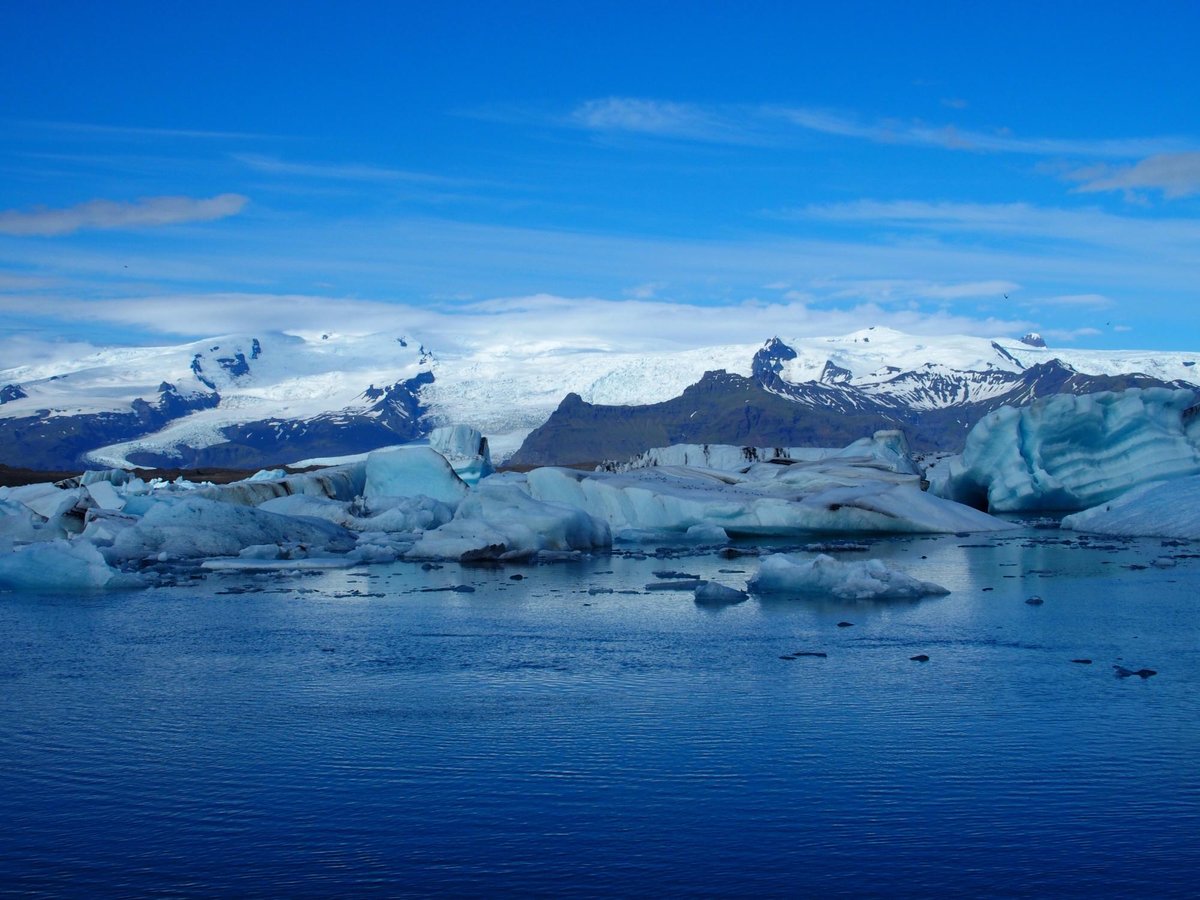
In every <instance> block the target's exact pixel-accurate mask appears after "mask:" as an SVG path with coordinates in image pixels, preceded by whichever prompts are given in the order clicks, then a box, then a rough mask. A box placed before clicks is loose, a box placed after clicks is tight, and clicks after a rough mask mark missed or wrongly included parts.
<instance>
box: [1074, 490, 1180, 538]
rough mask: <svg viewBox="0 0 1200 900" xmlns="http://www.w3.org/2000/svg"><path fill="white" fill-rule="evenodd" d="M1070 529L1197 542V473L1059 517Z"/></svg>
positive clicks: (1129, 492)
mask: <svg viewBox="0 0 1200 900" xmlns="http://www.w3.org/2000/svg"><path fill="white" fill-rule="evenodd" d="M1062 527H1063V528H1066V529H1069V530H1072V531H1091V532H1096V533H1098V534H1119V535H1131V536H1145V537H1172V538H1186V539H1189V540H1193V541H1200V475H1192V476H1190V477H1187V478H1176V479H1173V480H1171V481H1162V482H1158V483H1156V484H1145V485H1141V486H1140V487H1136V488H1134V489H1133V490H1131V491H1127V492H1126V493H1124V494H1122V495H1121V496H1119V497H1117V498H1116V499H1115V500H1111V501H1109V502H1108V503H1102V504H1100V505H1098V506H1093V507H1092V508H1091V509H1085V510H1083V511H1082V512H1077V513H1074V514H1073V515H1069V516H1067V517H1066V518H1064V519H1063V520H1062Z"/></svg>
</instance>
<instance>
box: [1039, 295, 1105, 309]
mask: <svg viewBox="0 0 1200 900" xmlns="http://www.w3.org/2000/svg"><path fill="white" fill-rule="evenodd" d="M1113 304H1114V301H1113V299H1112V298H1111V297H1105V296H1104V295H1103V294H1061V295H1059V296H1056V297H1038V298H1036V299H1031V300H1027V301H1025V306H1027V307H1031V308H1036V307H1041V306H1073V307H1079V308H1081V309H1108V308H1109V307H1111V306H1113Z"/></svg>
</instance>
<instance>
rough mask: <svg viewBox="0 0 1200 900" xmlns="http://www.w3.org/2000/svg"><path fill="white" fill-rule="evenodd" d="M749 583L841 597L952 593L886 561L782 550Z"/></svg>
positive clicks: (763, 589) (755, 587) (758, 589)
mask: <svg viewBox="0 0 1200 900" xmlns="http://www.w3.org/2000/svg"><path fill="white" fill-rule="evenodd" d="M748 586H749V588H750V590H751V591H754V592H755V593H759V594H768V593H772V594H779V593H790V594H807V595H813V596H832V597H836V598H837V599H839V600H885V599H916V598H918V597H929V596H933V595H941V594H948V593H950V592H949V591H948V590H946V588H944V587H942V586H941V585H939V584H934V583H933V582H930V581H918V580H917V579H916V578H913V577H912V576H911V575H907V574H905V573H904V572H901V571H900V570H899V569H894V568H891V567H890V566H888V565H887V564H886V563H884V562H883V560H879V559H869V560H866V561H858V562H842V561H841V560H837V559H834V558H833V557H832V556H826V555H824V554H821V555H819V556H816V557H814V558H812V559H798V558H795V557H792V556H787V555H785V554H780V553H777V554H773V555H771V556H768V557H766V558H765V559H764V560H763V561H762V563H761V565H760V566H759V569H758V572H757V573H755V575H754V577H753V578H751V579H750V583H749V585H748Z"/></svg>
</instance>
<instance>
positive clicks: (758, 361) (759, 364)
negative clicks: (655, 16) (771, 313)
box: [750, 337, 797, 384]
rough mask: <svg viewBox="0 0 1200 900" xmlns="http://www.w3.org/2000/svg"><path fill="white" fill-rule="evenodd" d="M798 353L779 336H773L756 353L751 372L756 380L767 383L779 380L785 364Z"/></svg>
mask: <svg viewBox="0 0 1200 900" xmlns="http://www.w3.org/2000/svg"><path fill="white" fill-rule="evenodd" d="M796 356H797V353H796V351H795V350H793V349H792V348H791V347H789V346H788V345H787V344H785V343H784V342H783V341H781V340H780V339H779V338H777V337H773V338H771V339H770V340H769V341H767V342H766V343H765V344H763V345H762V347H761V349H759V351H758V352H757V353H755V354H754V360H753V362H752V364H751V367H750V372H751V375H752V377H753V378H754V380H755V381H758V382H761V383H763V384H767V383H770V382H774V381H776V380H778V378H779V373H780V372H782V371H783V364H784V363H785V362H787V361H788V360H789V359H795V358H796Z"/></svg>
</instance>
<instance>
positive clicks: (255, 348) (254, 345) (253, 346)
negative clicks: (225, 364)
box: [250, 338, 262, 359]
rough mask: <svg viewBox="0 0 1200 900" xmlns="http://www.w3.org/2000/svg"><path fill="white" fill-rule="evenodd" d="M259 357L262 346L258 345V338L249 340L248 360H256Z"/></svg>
mask: <svg viewBox="0 0 1200 900" xmlns="http://www.w3.org/2000/svg"><path fill="white" fill-rule="evenodd" d="M260 356H262V344H260V343H259V341H258V338H251V340H250V358H251V359H258V358H259V357H260Z"/></svg>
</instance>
